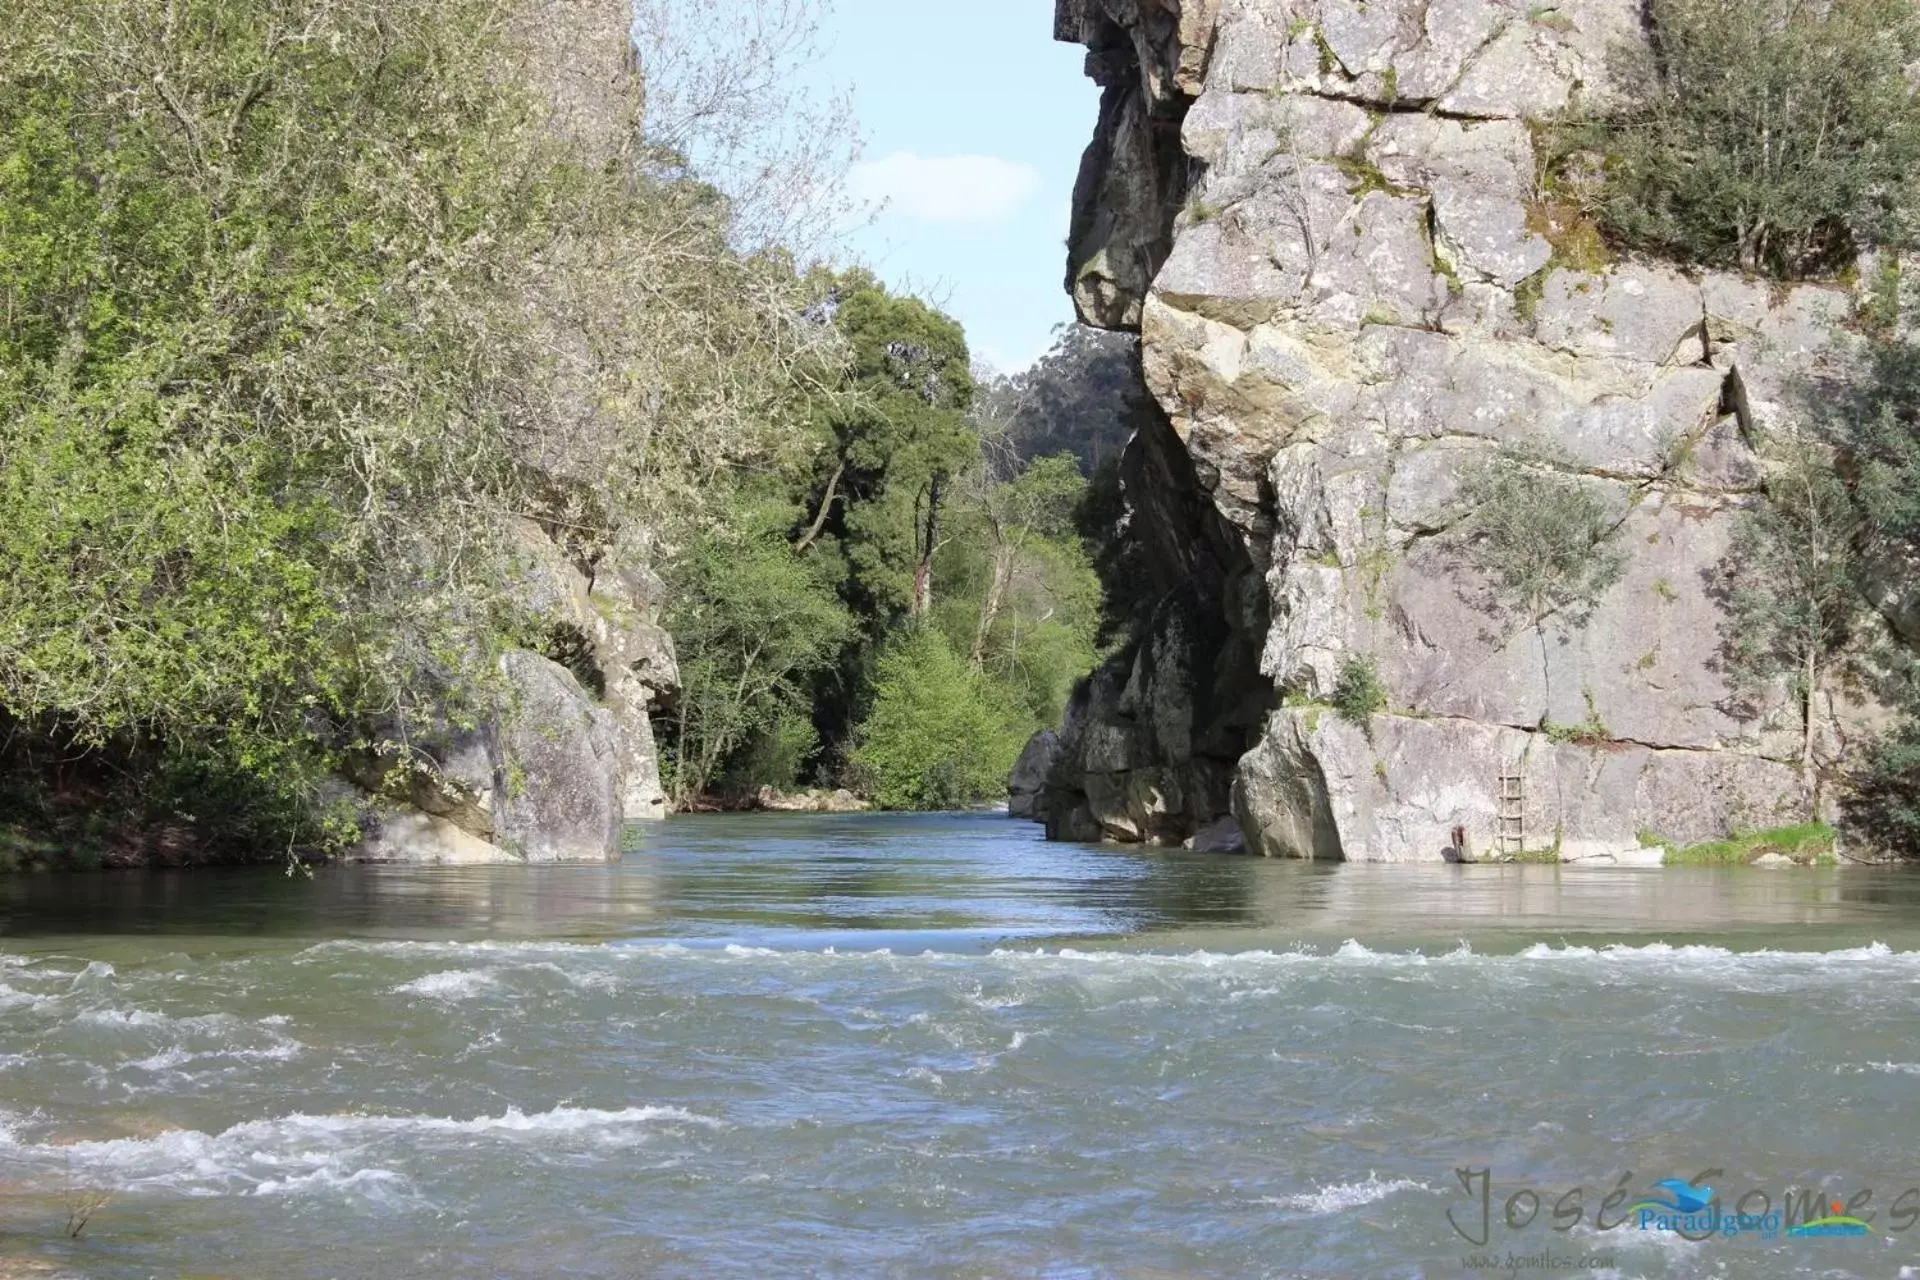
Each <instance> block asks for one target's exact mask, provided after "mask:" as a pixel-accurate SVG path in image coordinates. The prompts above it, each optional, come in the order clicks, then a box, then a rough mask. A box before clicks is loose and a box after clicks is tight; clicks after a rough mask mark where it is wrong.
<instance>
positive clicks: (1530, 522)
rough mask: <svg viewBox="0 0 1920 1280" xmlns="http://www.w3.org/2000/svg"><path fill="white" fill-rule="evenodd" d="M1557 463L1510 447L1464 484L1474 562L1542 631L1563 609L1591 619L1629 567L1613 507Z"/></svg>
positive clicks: (1504, 600)
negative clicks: (1615, 540)
mask: <svg viewBox="0 0 1920 1280" xmlns="http://www.w3.org/2000/svg"><path fill="white" fill-rule="evenodd" d="M1553 466H1554V460H1553V459H1551V458H1549V457H1547V456H1546V455H1544V454H1539V453H1533V452H1529V451H1526V450H1522V449H1512V448H1510V449H1503V450H1502V451H1501V452H1500V453H1499V454H1498V455H1496V456H1495V457H1494V458H1493V459H1492V460H1491V461H1490V462H1488V463H1486V464H1484V465H1482V466H1480V467H1477V468H1475V469H1474V470H1472V471H1470V472H1468V473H1467V477H1466V482H1465V483H1464V484H1463V485H1462V488H1461V493H1462V497H1463V498H1464V500H1465V502H1466V503H1467V506H1468V508H1469V514H1468V516H1467V518H1466V520H1465V521H1464V522H1463V524H1462V532H1463V533H1464V534H1465V542H1464V550H1465V554H1466V558H1467V560H1468V561H1469V562H1470V563H1471V564H1472V565H1473V566H1474V567H1475V568H1477V569H1479V570H1480V571H1481V573H1483V574H1485V575H1486V577H1487V579H1488V580H1489V581H1490V582H1491V583H1492V584H1493V588H1494V593H1495V595H1496V596H1497V597H1498V598H1499V599H1500V601H1501V602H1502V603H1503V604H1505V605H1507V606H1508V607H1509V608H1512V609H1514V610H1515V611H1517V612H1518V613H1520V614H1521V615H1522V616H1523V617H1525V618H1526V620H1527V622H1528V623H1529V624H1530V625H1531V626H1533V627H1534V628H1535V629H1536V630H1541V629H1543V628H1544V627H1545V624H1546V620H1547V618H1549V617H1551V616H1553V615H1555V614H1566V615H1570V616H1571V617H1572V619H1573V620H1574V621H1576V622H1579V621H1584V620H1585V615H1586V614H1588V613H1590V612H1591V611H1592V609H1593V607H1594V606H1595V605H1596V604H1598V603H1599V601H1600V597H1601V596H1603V595H1605V594H1606V592H1607V590H1608V589H1609V588H1611V587H1612V586H1613V584H1614V583H1616V582H1618V581H1619V580H1620V574H1621V572H1622V571H1623V570H1624V569H1625V567H1626V557H1625V556H1624V555H1623V554H1621V552H1620V551H1619V550H1617V549H1615V548H1613V547H1610V546H1609V545H1608V543H1609V541H1610V540H1611V539H1612V537H1613V533H1614V528H1615V522H1614V520H1613V517H1612V515H1611V513H1610V512H1609V511H1608V510H1607V507H1606V504H1605V503H1604V502H1602V501H1601V500H1600V498H1599V497H1598V496H1597V495H1595V493H1594V492H1593V490H1592V488H1591V487H1590V486H1589V485H1587V484H1586V483H1584V482H1582V481H1581V480H1580V479H1579V478H1578V477H1575V476H1570V475H1565V474H1562V473H1560V472H1558V471H1555V470H1554V469H1553Z"/></svg>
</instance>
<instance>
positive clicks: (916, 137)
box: [821, 0, 1100, 372]
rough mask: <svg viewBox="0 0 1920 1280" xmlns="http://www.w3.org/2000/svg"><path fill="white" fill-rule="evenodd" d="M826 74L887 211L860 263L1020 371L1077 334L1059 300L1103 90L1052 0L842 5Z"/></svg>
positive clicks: (852, 1) (869, 189) (857, 175)
mask: <svg viewBox="0 0 1920 1280" xmlns="http://www.w3.org/2000/svg"><path fill="white" fill-rule="evenodd" d="M823 43H824V44H825V45H826V46H827V54H828V56H827V60H826V63H825V65H824V66H823V67H822V68H821V70H822V73H823V74H824V75H826V76H827V77H829V78H830V79H831V80H832V81H833V82H835V83H836V84H840V85H847V86H851V88H852V90H853V95H854V109H855V111H856V112H857V113H858V115H859V119H860V124H861V126H862V132H863V133H864V135H865V139H866V145H865V149H864V151H863V152H862V155H861V159H860V163H859V164H858V165H856V166H855V169H854V171H853V173H852V174H851V175H850V178H851V183H852V186H853V190H854V192H855V193H856V194H857V195H859V196H862V197H867V198H883V197H884V198H886V199H887V200H888V201H889V203H888V205H887V207H886V210H885V212H883V213H882V214H881V216H880V217H879V219H878V221H877V222H875V223H874V224H873V225H872V226H870V227H865V228H863V229H861V230H859V231H856V232H855V233H854V235H853V238H852V242H851V245H850V248H851V250H852V252H853V254H854V256H855V257H857V258H858V259H860V260H861V261H863V262H864V263H865V264H866V265H868V266H870V267H872V268H873V269H874V270H875V271H877V272H878V273H879V274H880V275H881V276H882V277H883V278H884V279H885V280H887V281H888V283H889V284H891V285H894V286H898V287H909V288H911V289H912V290H913V291H914V292H916V293H919V294H920V295H921V296H923V297H928V298H930V299H932V300H933V301H936V302H939V303H941V305H943V306H944V307H945V309H946V310H947V311H948V312H949V313H950V314H952V315H953V316H954V317H955V318H957V319H958V320H959V321H960V322H961V323H962V324H964V325H965V326H966V329H967V337H968V340H969V343H970V345H971V347H972V349H973V353H974V355H975V356H976V357H977V358H984V359H986V360H988V361H989V362H991V363H992V364H994V365H995V366H997V367H999V368H1000V369H1002V370H1003V371H1006V372H1012V371H1013V370H1015V369H1018V368H1022V367H1024V366H1025V365H1027V364H1028V363H1030V362H1031V361H1032V360H1033V359H1034V358H1035V357H1037V356H1038V355H1040V353H1041V352H1043V351H1044V350H1046V348H1047V346H1048V345H1049V344H1050V342H1051V337H1050V334H1051V331H1052V329H1053V326H1054V325H1056V324H1060V323H1063V322H1068V321H1071V320H1072V318H1073V309H1072V306H1071V304H1070V303H1069V302H1068V301H1067V297H1066V294H1065V292H1064V291H1063V290H1062V289H1061V287H1060V281H1061V276H1062V275H1063V274H1064V272H1065V270H1066V251H1065V249H1064V247H1063V242H1064V240H1065V238H1066V233H1067V211H1068V206H1069V203H1070V201H1071V198H1072V195H1073V179H1074V175H1075V173H1076V172H1077V171H1078V169H1079V165H1080V153H1081V151H1082V150H1084V149H1085V147H1086V145H1087V142H1088V141H1089V140H1090V139H1091V138H1092V137H1093V127H1094V122H1095V117H1096V115H1097V113H1098V109H1099V100H1100V99H1099V90H1098V89H1097V88H1096V87H1095V86H1094V84H1093V82H1092V81H1090V80H1087V79H1086V78H1085V77H1083V76H1082V75H1081V71H1080V68H1081V62H1082V59H1083V56H1084V54H1085V50H1084V49H1082V48H1081V47H1080V46H1078V45H1065V44H1056V43H1054V40H1053V5H1052V4H1051V3H1050V2H1049V0H967V2H965V3H955V2H954V0H835V4H834V11H833V14H832V17H831V19H830V23H829V27H828V30H827V31H826V32H825V40H824V41H823Z"/></svg>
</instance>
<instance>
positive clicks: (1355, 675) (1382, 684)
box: [1332, 654, 1387, 727]
mask: <svg viewBox="0 0 1920 1280" xmlns="http://www.w3.org/2000/svg"><path fill="white" fill-rule="evenodd" d="M1332 702H1333V709H1334V710H1335V711H1336V712H1338V713H1339V716H1340V718H1341V719H1342V720H1345V721H1347V722H1348V723H1349V724H1357V725H1360V726H1362V727H1365V725H1366V723H1367V719H1368V717H1370V716H1372V715H1374V714H1376V713H1377V712H1381V711H1385V710H1386V709H1387V684H1386V681H1384V680H1382V679H1381V678H1380V667H1379V665H1378V664H1377V663H1375V662H1374V660H1373V659H1372V658H1371V657H1369V656H1366V655H1359V654H1350V655H1348V656H1347V657H1346V658H1344V659H1342V660H1341V663H1340V674H1339V676H1338V677H1337V678H1336V679H1335V680H1334V682H1333V698H1332Z"/></svg>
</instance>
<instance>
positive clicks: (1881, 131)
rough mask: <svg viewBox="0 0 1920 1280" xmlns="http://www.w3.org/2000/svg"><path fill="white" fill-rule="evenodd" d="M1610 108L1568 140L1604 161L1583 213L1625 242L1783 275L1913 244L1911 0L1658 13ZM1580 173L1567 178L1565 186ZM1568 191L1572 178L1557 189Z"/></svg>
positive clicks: (1630, 55)
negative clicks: (1866, 250)
mask: <svg viewBox="0 0 1920 1280" xmlns="http://www.w3.org/2000/svg"><path fill="white" fill-rule="evenodd" d="M1647 10H1648V14H1649V16H1650V18H1651V28H1652V35H1653V39H1652V41H1651V43H1650V45H1648V44H1642V43H1641V42H1638V41H1636V42H1635V43H1634V44H1633V45H1632V47H1631V48H1630V49H1629V50H1627V51H1625V52H1624V53H1623V54H1622V56H1621V57H1620V59H1619V61H1620V64H1621V65H1620V68H1619V70H1620V72H1621V79H1622V82H1623V84H1624V92H1623V93H1622V94H1621V95H1620V97H1621V105H1620V106H1619V107H1617V108H1616V109H1614V110H1613V111H1611V112H1609V113H1607V114H1605V115H1603V116H1601V117H1600V118H1598V119H1596V120H1592V121H1588V122H1585V123H1584V124H1583V125H1581V126H1579V127H1576V128H1574V129H1572V130H1571V131H1568V132H1566V133H1564V134H1563V135H1562V137H1561V138H1560V140H1559V143H1558V149H1559V151H1560V152H1561V155H1562V158H1563V159H1564V158H1566V157H1568V156H1569V155H1578V154H1580V153H1585V155H1586V157H1588V159H1587V160H1586V161H1585V167H1586V168H1588V169H1591V168H1593V166H1592V164H1591V157H1599V158H1600V160H1601V164H1600V168H1601V169H1602V170H1603V171H1604V177H1603V178H1602V180H1601V183H1600V187H1599V190H1598V192H1597V193H1596V194H1594V195H1593V196H1592V197H1591V198H1590V200H1589V202H1588V203H1589V207H1590V209H1591V210H1592V212H1594V213H1596V214H1597V215H1598V216H1599V217H1600V219H1601V221H1602V222H1603V223H1604V224H1605V225H1606V227H1607V228H1608V229H1609V230H1610V231H1612V232H1613V233H1614V234H1615V235H1616V236H1618V237H1619V238H1621V239H1622V240H1624V241H1626V242H1627V243H1628V244H1630V245H1634V246H1636V247H1642V248H1646V249H1650V250H1652V251H1654V252H1658V253H1660V254H1663V255H1665V256H1668V257H1677V258H1680V259H1682V260H1686V261H1692V262H1698V263H1702V264H1704V265H1709V266H1729V267H1739V268H1742V269H1745V270H1748V271H1767V272H1770V273H1772V274H1774V275H1776V276H1780V277H1783V278H1796V277H1802V276H1809V275H1819V274H1822V273H1831V272H1834V271H1837V270H1839V269H1841V268H1844V267H1846V266H1848V265H1850V264H1851V263H1852V261H1853V259H1854V256H1855V253H1856V252H1857V250H1858V249H1859V248H1860V247H1863V246H1865V245H1879V246H1881V247H1887V248H1898V247H1899V246H1901V245H1903V244H1906V243H1908V242H1909V240H1910V238H1911V235H1912V232H1913V226H1912V219H1913V214H1914V211H1915V204H1914V185H1913V184H1914V176H1913V175H1914V174H1915V172H1916V171H1920V113H1917V112H1916V109H1915V101H1914V86H1913V84H1912V83H1911V82H1910V80H1909V78H1908V76H1907V71H1906V68H1907V67H1908V66H1909V65H1910V64H1912V63H1913V61H1914V60H1915V58H1916V57H1920V19H1916V15H1915V12H1914V7H1913V5H1912V3H1911V0H1826V2H1824V3H1809V2H1808V0H1650V2H1649V4H1648V6H1647ZM1581 168H1582V162H1580V161H1576V162H1575V163H1574V164H1572V165H1571V166H1568V165H1562V166H1560V170H1561V172H1560V176H1561V177H1562V178H1563V179H1572V178H1575V177H1576V176H1577V175H1578V172H1579V170H1580V169H1581ZM1557 185H1559V186H1560V187H1561V189H1562V192H1563V193H1564V192H1567V191H1575V190H1577V188H1578V186H1579V185H1580V184H1579V183H1578V182H1576V181H1562V182H1560V183H1558V184H1557Z"/></svg>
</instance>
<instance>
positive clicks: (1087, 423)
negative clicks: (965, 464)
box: [979, 325, 1148, 475]
mask: <svg viewBox="0 0 1920 1280" xmlns="http://www.w3.org/2000/svg"><path fill="white" fill-rule="evenodd" d="M1058 332H1059V337H1057V338H1056V339H1055V340H1054V343H1053V345H1052V346H1051V347H1049V348H1048V349H1047V352H1046V354H1045V355H1043V356H1041V357H1040V359H1038V360H1036V361H1035V362H1034V363H1033V364H1032V365H1031V366H1030V367H1029V368H1026V369H1023V370H1021V371H1020V372H1019V373H1016V374H1013V375H1012V376H1010V377H1008V376H1002V375H998V374H994V373H991V372H989V373H987V374H986V375H985V376H983V377H981V378H980V379H979V381H980V396H979V401H980V404H979V408H980V414H979V416H980V417H981V418H982V420H984V421H993V422H997V423H1000V424H1002V430H1004V432H1005V435H1006V438H1007V441H1008V443H1009V445H1010V446H1011V448H1012V451H1013V457H1014V459H1015V460H1016V461H1017V462H1026V461H1030V460H1032V459H1035V458H1042V457H1049V456H1052V455H1054V454H1058V453H1072V454H1073V455H1074V456H1075V457H1076V458H1078V459H1079V462H1080V469H1081V470H1082V471H1083V472H1084V473H1085V474H1087V475H1092V474H1093V473H1094V471H1096V470H1097V469H1098V468H1099V467H1100V465H1101V464H1102V463H1103V462H1104V461H1106V460H1107V459H1109V458H1117V457H1118V456H1119V453H1120V450H1121V449H1123V448H1125V447H1126V443H1127V438H1128V437H1129V436H1130V435H1132V433H1133V430H1134V427H1135V426H1136V425H1137V423H1136V418H1137V415H1138V414H1140V413H1142V412H1144V411H1146V410H1147V406H1148V395H1147V388H1146V383H1145V381H1144V380H1143V379H1142V377H1141V374H1140V339H1139V337H1138V336H1137V335H1135V334H1129V333H1113V332H1110V331H1108V330H1105V329H1094V328H1089V327H1088V326H1086V325H1068V326H1065V327H1063V328H1061V329H1060V330H1059V331H1058Z"/></svg>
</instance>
